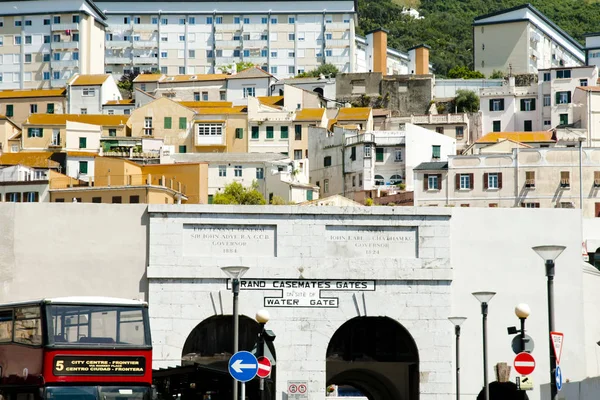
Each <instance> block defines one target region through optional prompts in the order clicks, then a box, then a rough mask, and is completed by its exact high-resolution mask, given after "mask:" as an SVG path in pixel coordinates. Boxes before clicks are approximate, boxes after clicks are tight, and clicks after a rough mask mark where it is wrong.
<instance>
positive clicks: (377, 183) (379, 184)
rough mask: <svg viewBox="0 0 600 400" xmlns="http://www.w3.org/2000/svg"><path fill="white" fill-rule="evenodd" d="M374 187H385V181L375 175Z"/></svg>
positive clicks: (380, 176)
mask: <svg viewBox="0 0 600 400" xmlns="http://www.w3.org/2000/svg"><path fill="white" fill-rule="evenodd" d="M375 185H376V186H381V185H385V179H384V177H383V176H382V175H375Z"/></svg>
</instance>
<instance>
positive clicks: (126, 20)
mask: <svg viewBox="0 0 600 400" xmlns="http://www.w3.org/2000/svg"><path fill="white" fill-rule="evenodd" d="M123 23H124V24H125V25H127V24H129V23H131V18H129V17H123Z"/></svg>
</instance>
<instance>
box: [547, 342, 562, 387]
mask: <svg viewBox="0 0 600 400" xmlns="http://www.w3.org/2000/svg"><path fill="white" fill-rule="evenodd" d="M564 337H565V335H564V334H563V333H562V332H550V338H551V339H552V348H554V356H555V357H556V365H559V364H560V356H562V345H563V339H564ZM559 390H560V389H559Z"/></svg>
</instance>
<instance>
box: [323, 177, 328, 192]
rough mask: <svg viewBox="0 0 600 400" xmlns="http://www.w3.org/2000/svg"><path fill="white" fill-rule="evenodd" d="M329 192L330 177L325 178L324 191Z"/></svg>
mask: <svg viewBox="0 0 600 400" xmlns="http://www.w3.org/2000/svg"><path fill="white" fill-rule="evenodd" d="M328 192H329V179H325V180H323V193H328Z"/></svg>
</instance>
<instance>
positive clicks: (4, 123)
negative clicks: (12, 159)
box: [0, 115, 21, 153]
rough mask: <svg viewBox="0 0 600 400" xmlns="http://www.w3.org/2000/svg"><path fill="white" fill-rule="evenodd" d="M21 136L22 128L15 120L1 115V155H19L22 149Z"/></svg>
mask: <svg viewBox="0 0 600 400" xmlns="http://www.w3.org/2000/svg"><path fill="white" fill-rule="evenodd" d="M20 134H21V128H20V127H19V126H18V125H17V124H16V123H15V122H14V121H13V120H11V119H10V118H8V117H6V116H4V115H0V153H17V152H18V151H19V150H20V149H21V146H20V144H19V142H18V137H19V135H20Z"/></svg>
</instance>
